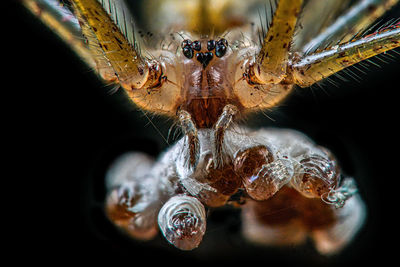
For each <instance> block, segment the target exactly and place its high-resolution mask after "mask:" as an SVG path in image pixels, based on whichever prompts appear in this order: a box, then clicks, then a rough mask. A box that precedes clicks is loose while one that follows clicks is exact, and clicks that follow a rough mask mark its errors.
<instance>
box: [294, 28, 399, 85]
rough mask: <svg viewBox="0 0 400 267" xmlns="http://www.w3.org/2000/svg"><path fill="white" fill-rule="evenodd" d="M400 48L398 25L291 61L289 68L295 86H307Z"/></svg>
mask: <svg viewBox="0 0 400 267" xmlns="http://www.w3.org/2000/svg"><path fill="white" fill-rule="evenodd" d="M399 46H400V23H397V24H395V25H392V26H390V27H388V28H385V29H383V30H381V31H379V32H378V33H374V34H371V35H368V36H365V37H363V38H361V39H358V40H355V41H351V42H348V43H345V44H341V45H336V46H333V47H330V48H328V49H326V50H324V51H321V52H317V53H314V54H310V55H307V56H305V57H303V58H300V59H299V60H294V62H292V64H291V66H290V67H289V68H290V69H291V70H292V79H293V81H294V83H296V84H297V85H299V86H301V87H307V86H310V85H312V84H314V83H316V82H318V81H320V80H323V79H325V78H326V77H328V76H330V75H332V74H334V73H336V72H338V71H340V70H342V69H344V68H346V67H349V66H351V65H353V64H356V63H358V62H360V61H363V60H366V59H368V58H370V57H373V56H376V55H378V54H380V53H383V52H386V51H389V50H391V49H394V48H396V47H399Z"/></svg>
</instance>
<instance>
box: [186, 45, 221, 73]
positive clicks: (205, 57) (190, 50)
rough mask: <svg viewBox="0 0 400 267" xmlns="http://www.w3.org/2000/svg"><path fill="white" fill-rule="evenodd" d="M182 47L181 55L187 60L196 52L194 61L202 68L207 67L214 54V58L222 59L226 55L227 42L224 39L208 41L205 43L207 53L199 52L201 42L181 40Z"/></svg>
mask: <svg viewBox="0 0 400 267" xmlns="http://www.w3.org/2000/svg"><path fill="white" fill-rule="evenodd" d="M181 47H182V52H183V55H184V56H185V57H187V58H189V59H191V58H193V56H194V51H198V53H196V59H197V61H199V62H200V63H201V64H202V65H203V67H204V68H205V67H207V65H208V63H210V61H211V60H212V58H213V56H214V53H213V52H212V51H214V52H215V56H216V57H223V56H224V55H225V53H226V50H227V48H228V41H227V40H226V39H224V38H221V39H219V40H218V41H215V40H209V41H208V42H207V50H208V52H204V53H202V52H200V50H201V42H200V41H198V40H196V41H193V42H192V41H191V40H189V39H186V40H183V41H182V43H181Z"/></svg>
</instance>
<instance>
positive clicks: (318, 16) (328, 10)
mask: <svg viewBox="0 0 400 267" xmlns="http://www.w3.org/2000/svg"><path fill="white" fill-rule="evenodd" d="M349 2H350V0H324V1H321V0H309V1H307V2H306V4H305V5H304V8H303V10H302V11H301V16H300V19H299V23H298V27H297V28H296V32H295V36H294V38H293V45H292V50H295V51H299V50H301V48H303V47H304V45H305V44H307V43H308V42H309V41H310V40H311V39H312V38H314V37H315V36H317V35H318V34H320V33H321V32H322V31H323V30H324V29H325V28H326V27H327V26H329V25H330V24H331V23H332V21H333V20H335V19H336V18H337V17H338V14H339V13H341V12H343V10H344V9H345V8H346V6H347V5H348V3H349Z"/></svg>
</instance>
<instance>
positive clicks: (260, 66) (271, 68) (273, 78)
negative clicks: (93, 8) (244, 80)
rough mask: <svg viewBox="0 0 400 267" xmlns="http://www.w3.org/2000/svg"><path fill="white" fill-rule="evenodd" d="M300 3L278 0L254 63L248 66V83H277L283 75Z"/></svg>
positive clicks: (299, 0)
mask: <svg viewBox="0 0 400 267" xmlns="http://www.w3.org/2000/svg"><path fill="white" fill-rule="evenodd" d="M302 4H303V1H302V0H281V1H279V3H278V6H277V8H276V11H275V15H274V17H273V19H272V23H271V25H270V28H269V30H268V32H267V34H266V36H265V38H264V40H263V45H262V47H261V50H260V53H259V54H258V56H257V58H256V63H255V64H253V65H251V66H250V68H249V76H248V77H249V79H250V83H254V84H267V83H269V84H277V83H279V82H280V81H282V80H283V78H284V77H285V74H286V65H287V61H288V57H289V48H290V45H291V42H292V39H293V33H294V29H295V27H296V23H297V19H298V17H299V13H300V10H301V6H302Z"/></svg>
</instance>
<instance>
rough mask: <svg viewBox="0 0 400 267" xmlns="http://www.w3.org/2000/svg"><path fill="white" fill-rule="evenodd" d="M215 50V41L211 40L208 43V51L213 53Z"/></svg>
mask: <svg viewBox="0 0 400 267" xmlns="http://www.w3.org/2000/svg"><path fill="white" fill-rule="evenodd" d="M214 48H215V41H214V40H210V41H208V42H207V50H208V51H212V50H213V49H214Z"/></svg>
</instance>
